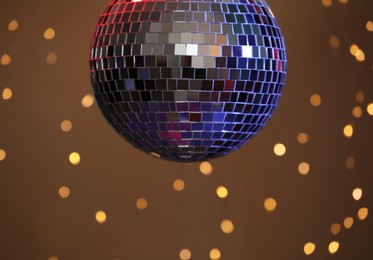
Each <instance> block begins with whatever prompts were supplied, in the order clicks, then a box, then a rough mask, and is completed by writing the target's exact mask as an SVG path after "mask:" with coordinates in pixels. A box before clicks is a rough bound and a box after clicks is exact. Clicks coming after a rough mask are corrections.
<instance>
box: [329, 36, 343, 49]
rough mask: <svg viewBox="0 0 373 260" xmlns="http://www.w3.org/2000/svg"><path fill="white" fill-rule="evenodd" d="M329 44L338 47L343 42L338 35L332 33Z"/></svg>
mask: <svg viewBox="0 0 373 260" xmlns="http://www.w3.org/2000/svg"><path fill="white" fill-rule="evenodd" d="M329 44H330V46H331V47H333V48H334V49H338V48H339V46H340V45H341V42H340V40H339V38H338V37H337V36H336V35H332V36H330V38H329Z"/></svg>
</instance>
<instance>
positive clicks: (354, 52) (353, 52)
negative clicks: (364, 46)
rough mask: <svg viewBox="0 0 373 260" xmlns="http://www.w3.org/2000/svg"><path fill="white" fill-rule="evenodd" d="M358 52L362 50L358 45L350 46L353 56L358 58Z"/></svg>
mask: <svg viewBox="0 0 373 260" xmlns="http://www.w3.org/2000/svg"><path fill="white" fill-rule="evenodd" d="M358 50H360V48H359V46H357V45H356V44H352V45H351V46H350V53H351V55H352V56H356V53H357V51H358Z"/></svg>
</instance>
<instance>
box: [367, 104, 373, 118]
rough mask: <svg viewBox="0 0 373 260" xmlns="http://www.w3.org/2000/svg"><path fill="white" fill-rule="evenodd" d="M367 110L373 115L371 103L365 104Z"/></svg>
mask: <svg viewBox="0 0 373 260" xmlns="http://www.w3.org/2000/svg"><path fill="white" fill-rule="evenodd" d="M367 112H368V114H369V115H371V116H373V103H370V104H369V105H368V106H367Z"/></svg>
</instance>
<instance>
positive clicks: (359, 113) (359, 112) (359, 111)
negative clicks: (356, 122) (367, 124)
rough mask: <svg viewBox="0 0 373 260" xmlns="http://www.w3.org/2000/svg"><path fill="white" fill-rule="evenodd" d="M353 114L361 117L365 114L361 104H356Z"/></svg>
mask: <svg viewBox="0 0 373 260" xmlns="http://www.w3.org/2000/svg"><path fill="white" fill-rule="evenodd" d="M352 116H353V117H355V118H361V117H362V116H363V109H362V108H361V107H360V106H356V107H354V108H353V109H352Z"/></svg>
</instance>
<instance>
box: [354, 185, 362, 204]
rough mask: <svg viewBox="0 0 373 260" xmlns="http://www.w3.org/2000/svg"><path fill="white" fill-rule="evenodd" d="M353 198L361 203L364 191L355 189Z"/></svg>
mask: <svg viewBox="0 0 373 260" xmlns="http://www.w3.org/2000/svg"><path fill="white" fill-rule="evenodd" d="M352 197H353V198H354V200H356V201H359V200H361V197H363V190H362V189H361V188H355V189H354V190H353V192H352Z"/></svg>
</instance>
